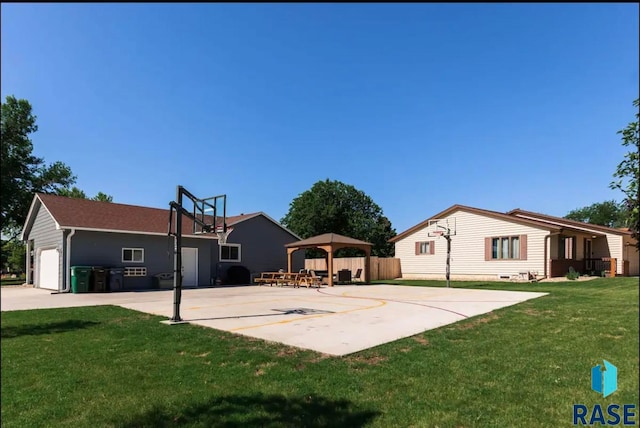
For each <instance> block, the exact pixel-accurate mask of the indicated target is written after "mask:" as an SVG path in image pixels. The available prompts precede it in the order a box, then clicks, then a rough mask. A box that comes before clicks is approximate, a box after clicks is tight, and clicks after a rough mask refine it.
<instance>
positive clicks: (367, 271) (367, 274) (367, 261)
mask: <svg viewBox="0 0 640 428" xmlns="http://www.w3.org/2000/svg"><path fill="white" fill-rule="evenodd" d="M362 249H363V250H364V252H365V257H364V282H365V284H370V283H371V247H362Z"/></svg>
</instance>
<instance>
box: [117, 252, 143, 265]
mask: <svg viewBox="0 0 640 428" xmlns="http://www.w3.org/2000/svg"><path fill="white" fill-rule="evenodd" d="M122 262H123V263H144V248H123V249H122Z"/></svg>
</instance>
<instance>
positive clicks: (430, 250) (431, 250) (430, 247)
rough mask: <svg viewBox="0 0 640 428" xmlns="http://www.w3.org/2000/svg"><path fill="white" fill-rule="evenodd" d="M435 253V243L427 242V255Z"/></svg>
mask: <svg viewBox="0 0 640 428" xmlns="http://www.w3.org/2000/svg"><path fill="white" fill-rule="evenodd" d="M435 253H436V241H429V254H435Z"/></svg>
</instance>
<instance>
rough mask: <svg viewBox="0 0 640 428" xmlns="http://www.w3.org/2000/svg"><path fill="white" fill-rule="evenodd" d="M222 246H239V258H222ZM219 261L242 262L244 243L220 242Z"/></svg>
mask: <svg viewBox="0 0 640 428" xmlns="http://www.w3.org/2000/svg"><path fill="white" fill-rule="evenodd" d="M222 247H237V248H238V259H237V260H231V259H224V260H223V259H222ZM218 261H219V262H229V263H239V262H242V244H230V243H227V244H224V245H222V244H220V245H218Z"/></svg>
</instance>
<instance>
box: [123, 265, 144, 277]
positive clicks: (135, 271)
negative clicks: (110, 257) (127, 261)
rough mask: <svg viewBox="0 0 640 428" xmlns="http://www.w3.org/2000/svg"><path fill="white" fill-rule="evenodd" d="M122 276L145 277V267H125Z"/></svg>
mask: <svg viewBox="0 0 640 428" xmlns="http://www.w3.org/2000/svg"><path fill="white" fill-rule="evenodd" d="M124 276H147V268H146V267H125V268H124Z"/></svg>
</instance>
